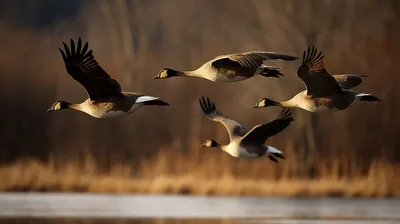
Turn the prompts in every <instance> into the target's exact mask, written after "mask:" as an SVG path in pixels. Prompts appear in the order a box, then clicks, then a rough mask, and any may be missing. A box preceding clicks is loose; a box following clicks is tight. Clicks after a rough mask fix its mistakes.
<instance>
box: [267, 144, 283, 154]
mask: <svg viewBox="0 0 400 224" xmlns="http://www.w3.org/2000/svg"><path fill="white" fill-rule="evenodd" d="M267 147H268V151H267V152H269V153H280V154H282V152H281V151H279V150H278V149H277V148H274V147H272V146H267Z"/></svg>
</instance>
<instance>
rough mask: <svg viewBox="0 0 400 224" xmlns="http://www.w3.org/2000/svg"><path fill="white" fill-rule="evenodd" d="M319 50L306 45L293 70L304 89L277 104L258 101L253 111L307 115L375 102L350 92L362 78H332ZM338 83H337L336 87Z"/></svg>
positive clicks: (370, 98) (357, 76)
mask: <svg viewBox="0 0 400 224" xmlns="http://www.w3.org/2000/svg"><path fill="white" fill-rule="evenodd" d="M323 59H324V55H323V54H322V51H320V52H319V54H317V48H316V47H314V46H312V47H311V46H309V47H308V49H307V52H306V51H304V53H303V63H302V65H301V66H300V67H299V69H298V70H297V76H298V77H299V78H300V79H302V80H303V82H304V84H305V86H306V90H304V91H301V92H300V93H298V94H297V95H295V96H294V97H293V98H292V99H290V100H287V101H281V102H277V101H274V100H271V99H268V98H261V99H259V100H258V101H257V103H256V105H255V106H254V107H253V108H261V107H268V106H279V107H298V108H301V109H303V110H306V111H309V112H317V111H323V110H344V109H347V108H349V107H350V106H351V105H352V104H353V103H354V102H356V101H377V102H379V101H380V99H379V98H378V97H376V96H373V95H371V94H370V93H359V92H357V91H354V90H351V88H352V87H355V86H357V85H359V84H360V83H361V81H360V80H362V79H361V77H363V75H339V76H336V77H333V76H332V75H330V74H329V72H328V71H327V70H326V69H325V67H324V60H323ZM339 83H341V84H339Z"/></svg>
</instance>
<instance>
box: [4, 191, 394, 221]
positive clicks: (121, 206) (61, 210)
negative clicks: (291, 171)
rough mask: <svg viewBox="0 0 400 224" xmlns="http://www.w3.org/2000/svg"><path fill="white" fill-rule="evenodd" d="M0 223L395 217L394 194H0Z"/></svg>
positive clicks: (351, 219)
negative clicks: (336, 196) (356, 196)
mask: <svg viewBox="0 0 400 224" xmlns="http://www.w3.org/2000/svg"><path fill="white" fill-rule="evenodd" d="M0 223H1V224H2V223H85V224H86V223H150V224H151V223H159V224H161V223H166V224H170V223H187V224H196V223H204V224H219V223H224V224H226V223H237V224H245V223H254V224H256V223H260V224H261V223H266V224H272V223H274V224H284V223H285V224H289V223H296V224H303V223H304V224H306V223H307V224H339V223H340V224H343V223H350V224H372V223H373V224H378V223H379V224H380V223H400V199H331V198H271V197H195V196H161V195H160V196H158V195H92V194H48V193H37V194H36V193H33V194H0Z"/></svg>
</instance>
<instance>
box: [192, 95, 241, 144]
mask: <svg viewBox="0 0 400 224" xmlns="http://www.w3.org/2000/svg"><path fill="white" fill-rule="evenodd" d="M199 103H200V107H201V109H202V110H203V112H204V114H205V115H206V116H207V117H208V118H209V119H210V120H213V121H216V122H221V123H222V124H223V125H224V126H225V128H226V130H228V133H229V139H230V140H231V141H232V138H233V137H242V136H244V135H245V134H246V133H247V129H246V128H245V127H244V126H243V125H241V124H239V123H238V122H236V121H234V120H232V119H230V118H227V117H225V116H224V115H222V114H221V113H220V112H219V111H218V110H217V108H216V107H215V104H214V103H213V102H211V100H210V99H209V98H208V97H207V98H204V97H201V99H200V100H199Z"/></svg>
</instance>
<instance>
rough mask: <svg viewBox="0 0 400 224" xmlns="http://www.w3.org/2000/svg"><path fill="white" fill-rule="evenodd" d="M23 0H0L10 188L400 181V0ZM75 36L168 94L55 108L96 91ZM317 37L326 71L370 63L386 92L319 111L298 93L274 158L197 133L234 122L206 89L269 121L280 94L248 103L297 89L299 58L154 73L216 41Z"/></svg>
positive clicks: (2, 145) (4, 187) (190, 189)
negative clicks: (221, 69) (237, 69)
mask: <svg viewBox="0 0 400 224" xmlns="http://www.w3.org/2000/svg"><path fill="white" fill-rule="evenodd" d="M21 2H22V1H20V0H19V1H9V0H7V4H6V5H5V6H4V7H3V8H0V34H1V35H0V49H1V51H0V78H1V80H2V83H1V88H0V105H1V111H2V116H0V124H1V125H0V133H1V135H0V149H1V151H0V178H1V180H2V181H1V182H0V191H79V192H107V193H108V192H116V193H122V192H137V193H183V194H210V195H283V196H344V197H351V196H354V197H355V196H358V197H361V196H364V197H389V196H400V180H399V178H398V177H397V175H398V173H400V164H399V163H400V138H399V137H398V133H399V131H400V117H399V116H398V114H399V113H400V106H399V104H398V103H397V102H400V97H399V96H400V88H398V85H399V82H400V78H399V74H398V73H399V69H398V65H399V62H400V54H399V53H398V52H400V44H399V43H400V42H399V40H400V26H399V25H398V24H400V14H399V13H398V10H397V9H398V8H400V2H399V1H391V0H382V1H381V0H366V1H319V0H304V1H297V0H286V1H272V0H271V1H267V0H249V1H247V0H226V1H225V0H221V1H213V0H204V1H200V0H185V1H183V0H182V1H178V0H176V1H175V0H171V1H163V0H146V1H139V0H132V1H128V0H120V1H104V0H99V1H78V0H73V1H71V2H69V3H66V2H63V1H59V2H54V1H51V0H41V1H39V0H32V1H29V2H30V3H29V7H25V8H21V7H18V4H21ZM1 10H3V11H1ZM17 15H21V16H17ZM78 37H81V38H82V40H83V41H89V47H90V48H91V49H93V52H94V55H95V57H96V60H97V61H98V62H99V63H100V65H101V66H102V67H103V68H104V69H105V70H106V71H107V72H108V73H110V75H111V76H112V77H113V78H115V79H116V80H118V82H120V84H121V86H122V88H123V90H126V91H135V92H144V93H147V94H149V95H153V96H160V97H162V98H163V99H164V100H166V101H168V102H169V103H170V104H171V107H169V108H145V109H141V110H139V111H137V112H135V113H134V114H132V115H130V116H126V117H121V118H118V119H110V120H97V119H94V118H91V117H89V116H87V115H85V114H82V113H79V112H75V111H60V112H54V113H47V112H46V110H47V108H48V107H50V106H51V105H52V103H53V102H55V101H57V100H65V101H69V102H74V103H75V102H76V103H79V102H81V101H83V100H84V99H85V97H86V95H85V91H84V89H83V88H82V87H81V86H80V85H79V84H78V83H76V82H75V81H74V80H73V79H72V78H71V77H70V76H68V75H67V72H66V71H65V66H64V64H63V61H62V58H61V55H60V53H59V52H58V49H57V48H58V47H60V46H62V42H68V41H69V40H70V38H73V39H75V40H77V38H78ZM309 44H315V45H316V46H317V47H318V48H319V49H321V50H323V52H324V55H325V61H326V67H327V69H328V70H329V71H330V72H331V73H332V74H340V73H364V72H366V73H368V74H369V77H368V78H366V79H365V81H364V82H363V83H362V85H360V86H359V87H357V90H359V91H361V92H366V93H373V94H374V95H376V96H378V97H380V98H381V99H382V102H380V103H379V104H374V103H366V102H360V103H357V104H355V105H354V106H352V107H351V108H349V109H348V110H345V111H338V112H327V113H315V114H311V113H308V112H306V111H302V110H300V109H298V110H296V109H294V110H293V116H294V119H295V121H294V122H293V123H292V124H291V125H290V126H289V128H287V129H286V130H284V131H283V132H282V133H279V134H278V135H276V136H274V137H273V138H270V139H269V140H268V142H267V143H268V144H269V145H271V146H274V147H276V148H278V149H280V150H281V151H283V152H284V153H285V156H286V158H287V159H286V160H284V161H281V162H280V163H279V164H274V163H272V162H271V161H269V160H268V159H257V160H237V159H235V158H232V157H230V156H229V155H227V154H226V153H223V152H221V151H217V150H213V149H204V148H200V147H199V145H200V144H201V143H202V142H203V141H204V140H206V139H209V138H214V139H215V140H217V141H218V142H220V143H222V144H225V143H226V142H227V133H226V131H225V129H224V127H223V126H222V125H220V124H217V123H214V122H211V121H209V120H208V119H207V118H206V117H205V116H204V114H202V111H201V109H200V107H199V104H198V99H199V97H200V96H208V97H210V98H211V99H212V100H213V101H214V102H215V103H216V105H217V107H218V109H219V110H220V111H221V112H222V113H224V114H225V115H226V116H229V117H231V118H233V119H235V120H237V121H239V122H240V123H243V124H244V125H245V126H246V127H248V128H251V127H252V126H253V125H256V124H259V123H264V122H268V121H271V120H273V119H274V118H275V117H276V116H277V115H278V114H279V111H280V109H278V108H264V109H257V110H255V109H252V108H251V107H252V106H253V105H254V104H255V102H256V101H257V99H259V98H262V97H268V98H271V99H276V100H284V99H288V98H290V97H292V96H293V95H294V94H296V93H298V92H299V91H301V90H303V89H304V86H303V83H302V82H301V81H300V80H299V78H298V77H296V70H297V68H298V66H299V65H300V60H297V61H295V62H282V61H268V62H267V64H268V65H278V66H282V69H281V71H282V72H283V73H284V76H283V77H281V78H279V79H276V78H264V77H254V78H252V79H249V80H246V81H242V82H237V83H230V84H221V83H211V82H208V81H205V80H200V79H184V78H176V79H173V78H171V79H168V80H152V77H154V76H155V75H156V74H157V73H158V72H159V71H160V70H161V69H163V68H165V67H170V68H176V69H183V70H185V69H194V68H197V67H198V66H200V65H201V64H202V63H204V62H205V61H207V60H209V59H211V58H213V57H215V56H217V55H220V54H227V53H235V52H243V51H252V50H267V51H277V52H282V53H286V54H292V55H296V56H299V57H301V56H302V53H303V51H304V50H305V49H306V48H307V46H308V45H309ZM396 174H397V175H396Z"/></svg>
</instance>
